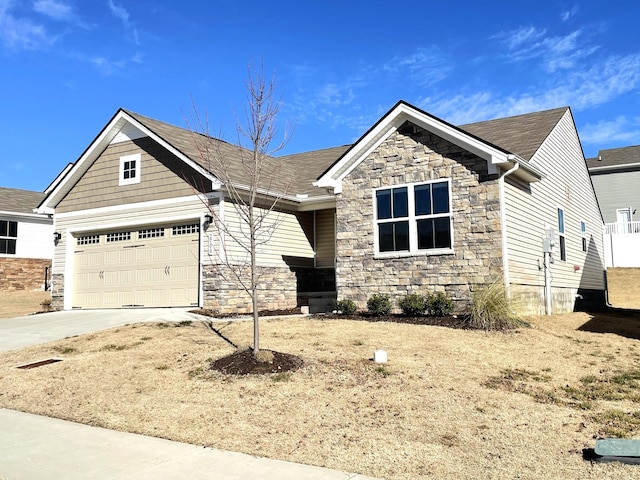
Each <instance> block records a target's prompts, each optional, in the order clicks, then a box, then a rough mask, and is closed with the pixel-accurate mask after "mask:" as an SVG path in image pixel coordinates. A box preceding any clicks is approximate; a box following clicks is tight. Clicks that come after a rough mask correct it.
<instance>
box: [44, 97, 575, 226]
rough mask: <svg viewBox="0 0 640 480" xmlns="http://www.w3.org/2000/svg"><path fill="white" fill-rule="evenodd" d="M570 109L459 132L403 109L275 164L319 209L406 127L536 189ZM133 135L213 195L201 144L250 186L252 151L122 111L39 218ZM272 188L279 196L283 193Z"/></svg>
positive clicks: (51, 192) (52, 191) (54, 189)
mask: <svg viewBox="0 0 640 480" xmlns="http://www.w3.org/2000/svg"><path fill="white" fill-rule="evenodd" d="M567 109H568V107H562V108H556V109H552V110H546V111H542V112H534V113H529V114H524V115H517V116H513V117H507V118H499V119H494V120H488V121H483V122H476V123H471V124H467V125H463V126H461V127H457V126H455V125H452V124H450V123H448V122H446V121H444V120H442V119H440V118H438V117H435V116H433V115H431V114H429V113H427V112H425V111H423V110H420V109H419V108H417V107H414V106H413V105H410V104H409V103H406V102H404V101H399V102H398V103H397V104H396V105H395V106H394V107H393V108H392V109H391V110H389V112H387V114H385V115H384V116H383V117H382V118H381V119H380V120H378V122H376V124H375V125H373V126H372V127H371V128H370V129H369V130H368V131H367V132H366V133H365V134H364V135H363V136H362V137H360V139H359V140H358V141H357V142H355V143H354V144H353V145H343V146H340V147H333V148H326V149H322V150H315V151H311V152H302V153H296V154H291V155H284V156H281V157H275V158H273V162H274V164H277V165H278V168H280V169H281V170H282V171H283V175H282V177H286V176H289V177H292V178H295V182H294V184H293V186H292V189H291V190H292V193H291V194H290V195H287V198H288V199H289V200H292V201H300V202H304V201H307V200H309V201H311V200H314V199H315V200H317V201H320V200H321V199H325V198H327V197H328V194H327V193H326V191H325V190H324V188H327V187H329V188H335V187H336V186H337V185H338V184H339V183H340V182H341V180H342V178H344V176H346V174H348V172H349V171H351V169H353V168H355V165H356V164H357V163H358V162H359V161H361V160H362V159H363V158H364V157H365V156H366V155H367V154H368V153H369V152H371V150H372V149H373V148H375V147H376V146H377V145H379V144H380V143H381V142H382V141H383V140H384V139H386V138H388V136H389V135H390V134H391V133H393V132H394V131H395V130H396V129H397V128H398V127H399V126H400V125H402V124H403V123H404V122H406V121H407V120H408V121H410V122H412V123H414V124H416V125H418V126H419V127H421V128H425V129H427V130H429V131H432V132H434V133H436V134H437V135H439V136H441V137H443V138H445V139H447V140H449V141H452V142H453V143H455V144H457V145H459V146H461V147H462V148H465V149H466V150H468V151H470V152H473V153H475V154H476V155H478V156H480V157H481V158H484V159H485V160H486V161H487V163H488V166H489V171H490V173H498V171H499V170H500V169H503V170H504V169H508V168H511V167H512V166H513V165H515V164H516V163H518V164H519V165H520V169H519V170H518V171H517V172H516V173H515V174H516V175H517V176H519V177H521V178H522V179H524V180H526V181H530V182H535V181H538V180H540V179H541V178H542V177H543V174H542V172H540V171H539V170H538V169H537V168H536V167H535V166H533V165H531V164H530V163H529V160H530V159H531V158H532V157H533V155H534V154H535V152H536V151H537V149H538V148H539V147H540V145H541V144H542V143H543V142H544V140H545V139H546V138H547V136H548V135H549V133H550V132H551V131H552V130H553V128H554V127H555V125H556V124H557V123H558V121H559V120H560V119H561V118H562V116H563V115H564V114H565V112H566V111H567ZM127 128H133V129H134V130H135V131H139V132H141V134H142V135H145V136H149V137H151V138H152V139H154V140H155V141H157V142H158V143H159V144H161V145H162V146H163V147H165V148H166V149H167V150H169V151H170V152H172V153H173V154H174V155H176V156H177V157H178V158H180V159H181V160H182V161H184V162H185V163H186V164H187V165H189V166H190V167H191V168H193V169H194V170H196V171H197V172H199V173H200V174H201V175H203V176H204V177H205V178H208V179H210V180H211V182H212V188H217V187H218V186H220V182H219V180H218V179H217V178H216V176H215V174H214V172H212V171H211V170H212V169H211V168H210V166H209V165H207V161H206V159H205V158H202V155H201V154H200V151H199V149H198V145H197V144H200V145H202V146H204V147H205V148H209V149H211V150H213V151H216V152H219V153H220V154H222V155H224V156H225V158H227V159H230V160H231V162H229V166H230V171H229V176H230V178H231V181H232V182H234V183H235V184H237V185H243V184H246V183H247V181H246V174H245V171H244V170H243V168H242V165H241V162H240V160H241V159H242V158H243V157H244V156H246V155H250V153H251V152H249V151H248V150H246V149H244V148H242V147H239V146H237V145H233V144H230V143H228V142H225V141H224V140H220V139H217V138H213V137H209V136H206V135H202V134H198V133H195V134H194V132H193V131H191V130H189V129H185V128H180V127H177V126H175V125H171V124H169V123H165V122H161V121H159V120H155V119H153V118H150V117H146V116H144V115H140V114H138V113H135V112H132V111H129V110H125V109H119V110H118V111H117V112H116V114H115V115H114V116H113V117H112V119H111V120H110V121H109V123H108V124H107V125H106V126H105V127H104V128H103V130H102V131H101V132H100V133H99V134H98V136H97V137H96V138H95V139H94V141H93V142H92V143H91V144H90V145H89V146H88V147H87V149H86V150H85V151H84V152H83V153H82V155H81V156H80V157H79V158H78V160H76V162H75V163H73V164H71V166H68V167H67V169H66V170H65V172H63V173H62V174H61V175H60V176H59V177H60V178H59V179H56V181H54V182H53V183H52V185H51V186H50V187H49V188H48V189H47V193H48V196H47V197H46V198H45V199H44V200H43V202H42V203H41V205H40V207H41V210H40V211H42V212H47V213H51V212H52V208H53V207H54V206H55V205H56V204H57V203H58V202H59V201H60V200H61V199H62V198H64V196H65V195H66V193H68V192H69V190H70V189H71V188H72V187H73V185H75V183H76V182H77V181H78V180H79V179H80V178H81V177H82V175H83V174H84V173H85V172H86V171H87V170H88V168H89V167H90V166H91V164H92V163H93V161H95V160H96V159H97V158H98V156H99V155H100V154H101V153H102V152H103V151H104V150H105V149H106V148H107V146H108V145H109V144H110V143H111V142H112V141H113V140H114V138H115V137H116V136H117V135H119V134H120V132H121V131H124V130H126V129H127ZM123 129H124V130H123ZM269 158H272V157H268V159H269ZM270 187H272V189H273V190H276V189H277V187H278V185H270ZM274 187H275V188H274ZM338 191H339V190H338ZM336 193H337V191H336Z"/></svg>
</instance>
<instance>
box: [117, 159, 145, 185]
mask: <svg viewBox="0 0 640 480" xmlns="http://www.w3.org/2000/svg"><path fill="white" fill-rule="evenodd" d="M141 167H142V163H141V158H140V154H139V153H135V154H133V155H125V156H124V157H120V171H119V176H120V177H119V182H118V184H119V185H132V184H134V183H140V170H141Z"/></svg>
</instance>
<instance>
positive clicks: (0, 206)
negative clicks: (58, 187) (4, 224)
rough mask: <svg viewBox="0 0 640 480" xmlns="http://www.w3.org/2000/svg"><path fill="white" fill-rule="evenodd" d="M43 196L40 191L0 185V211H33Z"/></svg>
mask: <svg viewBox="0 0 640 480" xmlns="http://www.w3.org/2000/svg"><path fill="white" fill-rule="evenodd" d="M44 197H45V194H44V193H42V192H33V191H31V190H20V189H17V188H7V187H0V212H15V213H33V209H34V208H36V207H37V206H38V205H40V202H42V200H43V199H44Z"/></svg>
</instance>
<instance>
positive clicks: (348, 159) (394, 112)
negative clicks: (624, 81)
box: [314, 100, 566, 193]
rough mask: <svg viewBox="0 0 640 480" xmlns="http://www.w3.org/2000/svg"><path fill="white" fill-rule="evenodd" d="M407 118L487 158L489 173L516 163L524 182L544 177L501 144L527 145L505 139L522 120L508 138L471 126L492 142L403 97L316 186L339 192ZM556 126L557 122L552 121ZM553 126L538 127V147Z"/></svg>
mask: <svg viewBox="0 0 640 480" xmlns="http://www.w3.org/2000/svg"><path fill="white" fill-rule="evenodd" d="M557 110H558V111H560V110H562V114H564V112H565V111H566V109H557ZM530 115H532V114H530ZM561 116H562V115H558V114H554V115H549V117H552V118H554V119H556V122H555V123H557V121H559V119H560V118H561ZM522 117H526V115H522ZM540 117H541V118H545V119H546V116H544V115H541V116H540ZM407 121H409V122H411V123H413V124H414V125H417V126H418V127H420V128H423V129H425V130H427V131H429V132H432V133H434V134H436V135H438V136H440V137H441V138H444V139H445V140H447V141H450V142H451V143H453V144H455V145H458V146H459V147H461V148H463V149H465V150H467V151H469V152H472V153H474V154H475V155H478V156H479V157H480V158H483V159H484V160H486V161H487V166H488V169H489V173H493V174H495V173H498V170H499V169H509V168H511V167H512V166H514V165H515V164H516V163H517V164H519V166H520V168H519V169H518V170H517V171H516V172H515V173H514V175H516V176H519V177H521V178H522V179H524V180H525V181H529V182H535V181H538V180H540V179H541V178H542V177H543V174H542V172H540V171H539V170H538V169H537V168H536V167H534V166H533V165H531V164H530V163H529V162H528V160H529V159H528V158H525V157H522V156H520V155H519V154H518V152H516V151H513V150H509V149H507V148H505V147H504V146H502V145H501V144H500V143H498V142H501V143H503V144H507V145H509V146H512V147H513V146H518V145H520V144H521V145H523V146H524V145H525V143H524V142H522V141H521V142H518V141H516V140H513V141H506V140H507V139H509V138H512V137H515V135H514V134H515V132H518V133H519V132H520V131H519V130H518V125H519V124H520V123H522V120H521V119H519V120H516V121H512V123H513V127H512V129H511V130H510V131H511V133H512V137H509V136H508V135H505V136H504V137H500V136H499V135H497V132H500V129H499V126H497V124H495V125H494V124H491V125H489V126H485V125H483V124H484V123H485V122H480V123H478V124H472V125H471V127H470V130H476V131H478V132H479V133H482V134H484V135H487V136H493V137H494V141H491V140H488V139H486V138H484V137H481V136H480V135H477V134H476V133H474V132H471V131H467V130H465V129H463V128H461V127H456V126H455V125H452V124H450V123H448V122H446V121H444V120H442V119H440V118H438V117H436V116H434V115H431V114H429V113H427V112H425V111H423V110H420V109H419V108H417V107H415V106H413V105H411V104H409V103H407V102H404V101H402V100H401V101H399V102H398V103H397V104H396V105H395V106H394V107H393V108H392V109H391V110H389V112H387V113H386V114H385V115H384V116H383V117H382V118H381V119H380V120H379V121H378V122H377V123H376V124H375V125H374V126H373V127H371V128H370V129H369V130H368V131H367V132H366V133H365V134H364V135H363V136H362V137H360V139H359V140H358V141H357V142H356V143H355V144H353V145H352V146H351V148H349V150H347V151H346V152H345V154H344V155H343V156H342V157H340V158H339V159H337V160H336V161H335V162H334V163H333V164H332V165H330V166H329V167H328V168H327V169H326V170H325V171H324V172H323V173H322V175H320V177H318V179H317V180H316V181H315V182H314V185H316V186H319V187H328V188H333V189H335V190H334V191H335V192H336V193H338V192H340V190H341V188H342V187H341V185H342V179H344V178H345V177H346V176H347V175H348V174H349V173H350V172H351V171H352V170H353V169H354V168H355V167H356V166H357V165H358V164H359V163H360V162H361V161H362V160H363V159H364V158H365V157H366V156H367V155H368V154H369V153H371V152H372V151H373V150H374V149H375V148H377V147H378V146H379V145H380V144H381V143H382V142H383V141H384V140H386V139H387V138H388V137H389V136H390V135H391V134H392V133H393V132H395V131H396V130H397V129H398V128H399V127H400V126H401V125H402V124H404V123H405V122H407ZM490 122H491V121H490ZM540 123H542V122H540ZM549 123H550V122H549ZM474 125H475V128H474ZM553 126H555V124H553ZM553 126H552V127H550V128H549V129H548V130H547V125H546V124H545V125H544V126H543V127H540V128H538V130H539V131H540V132H544V131H546V135H544V137H542V135H539V136H536V137H535V138H536V140H539V141H540V143H539V144H538V145H537V147H536V150H537V148H538V147H539V146H540V144H541V143H542V141H544V138H546V136H547V135H548V134H549V132H550V131H551V130H552V129H553ZM467 127H469V126H467ZM483 127H484V128H483ZM530 128H531V127H530V126H529V125H528V124H527V128H525V129H524V130H525V131H526V130H527V129H530ZM493 132H495V133H496V135H491V133H493ZM507 132H508V131H507ZM495 140H497V141H495ZM529 149H530V148H529ZM529 149H523V150H524V151H525V154H528V153H529ZM533 153H535V150H534V151H533V152H531V155H533ZM529 158H530V157H529Z"/></svg>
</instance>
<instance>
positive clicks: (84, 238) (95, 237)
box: [76, 235, 100, 245]
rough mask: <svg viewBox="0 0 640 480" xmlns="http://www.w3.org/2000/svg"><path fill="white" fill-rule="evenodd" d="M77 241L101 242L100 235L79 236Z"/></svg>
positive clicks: (81, 242)
mask: <svg viewBox="0 0 640 480" xmlns="http://www.w3.org/2000/svg"><path fill="white" fill-rule="evenodd" d="M76 243H77V244H78V245H95V244H98V243H100V235H84V236H82V237H78V239H77V241H76Z"/></svg>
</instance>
